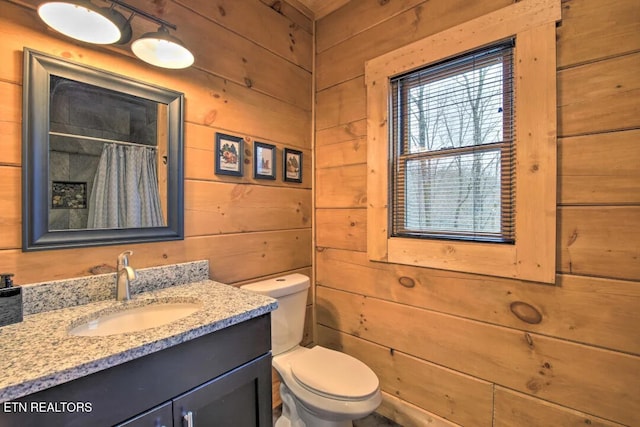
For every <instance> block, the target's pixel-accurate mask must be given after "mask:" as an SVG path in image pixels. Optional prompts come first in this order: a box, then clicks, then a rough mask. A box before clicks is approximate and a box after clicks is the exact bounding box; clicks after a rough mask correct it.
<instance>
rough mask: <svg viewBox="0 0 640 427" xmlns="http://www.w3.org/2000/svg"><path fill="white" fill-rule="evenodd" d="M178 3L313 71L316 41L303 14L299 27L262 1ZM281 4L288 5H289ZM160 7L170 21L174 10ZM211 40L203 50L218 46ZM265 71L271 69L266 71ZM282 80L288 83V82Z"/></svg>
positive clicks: (308, 20)
mask: <svg viewBox="0 0 640 427" xmlns="http://www.w3.org/2000/svg"><path fill="white" fill-rule="evenodd" d="M176 3H178V4H181V5H183V6H185V7H188V8H190V9H191V10H193V11H195V12H197V13H198V14H199V15H202V16H205V17H207V19H210V20H212V21H213V22H215V23H217V24H220V25H222V26H223V27H225V28H226V29H229V30H231V31H232V32H234V33H237V34H241V35H242V37H245V38H247V39H248V40H251V41H252V42H254V43H255V44H256V45H259V46H261V47H263V48H265V49H267V50H269V51H271V52H273V53H275V54H277V55H279V56H281V57H283V58H285V59H287V60H288V61H290V62H291V63H293V64H295V65H298V66H299V67H300V68H303V69H305V70H307V71H311V63H312V55H311V54H310V52H311V48H312V44H313V38H312V35H311V31H310V30H311V20H310V19H305V20H304V23H302V22H300V15H297V16H296V20H297V21H298V22H300V23H301V24H302V25H297V24H296V23H295V22H294V21H293V20H292V19H289V17H287V16H286V15H284V14H282V13H278V12H277V10H275V9H273V8H271V7H269V6H268V5H267V4H265V3H264V2H260V1H259V0H249V1H237V0H222V1H217V2H211V1H209V0H188V1H185V0H176ZM260 3H262V4H260ZM281 3H283V5H287V3H286V2H281ZM258 5H261V6H262V7H259V6H258ZM287 6H288V5H287ZM161 8H162V9H161V11H162V12H164V14H165V16H166V19H171V18H172V15H173V11H172V10H170V9H167V8H166V7H164V5H163V6H161ZM158 9H160V7H156V10H155V11H156V12H160V11H159V10H158ZM160 16H162V15H160ZM181 30H182V28H181ZM210 40H211V41H212V43H210V44H205V45H204V46H203V47H205V48H209V47H211V46H212V45H214V44H216V40H215V38H213V37H211V38H210ZM212 56H214V55H212ZM214 59H215V56H214ZM262 71H263V72H264V71H271V70H266V69H265V70H262ZM280 77H283V76H280ZM282 80H283V81H284V83H286V79H282ZM274 83H275V82H274ZM306 94H307V92H306V91H303V92H300V93H298V94H296V96H303V95H306ZM305 101H306V102H307V103H310V102H311V99H310V97H307V99H306V100H305Z"/></svg>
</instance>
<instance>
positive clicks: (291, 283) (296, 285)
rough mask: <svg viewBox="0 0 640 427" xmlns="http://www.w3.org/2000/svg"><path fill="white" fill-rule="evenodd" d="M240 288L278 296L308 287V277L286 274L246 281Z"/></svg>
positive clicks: (274, 296) (273, 296) (272, 296)
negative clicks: (257, 280) (258, 280)
mask: <svg viewBox="0 0 640 427" xmlns="http://www.w3.org/2000/svg"><path fill="white" fill-rule="evenodd" d="M240 287H241V288H242V289H246V290H249V291H253V292H257V293H259V294H262V295H267V296H270V297H271V298H278V297H281V296H284V295H290V294H294V293H296V292H301V291H304V290H305V289H307V288H308V287H309V278H308V277H307V276H305V275H304V274H298V273H295V274H288V275H286V276H281V277H276V278H273V279H267V280H262V281H260V282H254V283H247V284H246V285H243V286H240Z"/></svg>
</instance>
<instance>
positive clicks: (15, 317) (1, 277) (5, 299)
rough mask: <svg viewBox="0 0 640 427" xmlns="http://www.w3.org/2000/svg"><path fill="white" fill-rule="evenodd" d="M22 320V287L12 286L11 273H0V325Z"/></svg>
mask: <svg viewBox="0 0 640 427" xmlns="http://www.w3.org/2000/svg"><path fill="white" fill-rule="evenodd" d="M18 322H22V288H21V287H20V286H15V287H14V286H13V274H12V273H2V274H0V326H5V325H10V324H12V323H18Z"/></svg>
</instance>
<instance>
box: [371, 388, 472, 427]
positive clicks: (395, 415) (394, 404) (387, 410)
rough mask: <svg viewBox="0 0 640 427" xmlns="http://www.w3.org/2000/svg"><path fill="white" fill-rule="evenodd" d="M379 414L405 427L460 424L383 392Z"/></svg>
mask: <svg viewBox="0 0 640 427" xmlns="http://www.w3.org/2000/svg"><path fill="white" fill-rule="evenodd" d="M376 412H378V413H379V414H381V415H383V416H386V417H387V418H389V419H392V420H395V422H396V423H398V424H400V425H401V426H403V427H458V426H460V424H456V423H452V422H451V421H447V420H445V419H444V418H441V417H439V416H437V415H435V414H433V413H431V412H428V411H425V410H424V409H422V408H420V407H419V406H416V405H412V404H411V403H409V402H407V401H406V400H402V399H400V398H398V397H395V396H393V395H391V394H389V393H385V392H384V391H383V392H382V403H381V404H380V406H379V407H378V409H377V410H376Z"/></svg>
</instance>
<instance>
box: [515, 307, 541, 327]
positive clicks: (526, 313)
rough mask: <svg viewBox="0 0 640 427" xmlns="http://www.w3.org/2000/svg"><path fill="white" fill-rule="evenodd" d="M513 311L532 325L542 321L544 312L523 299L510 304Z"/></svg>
mask: <svg viewBox="0 0 640 427" xmlns="http://www.w3.org/2000/svg"><path fill="white" fill-rule="evenodd" d="M509 309H510V310H511V312H512V313H513V314H514V316H516V317H517V318H518V319H520V320H522V321H523V322H525V323H529V324H530V325H537V324H538V323H540V322H542V314H541V313H540V312H539V311H538V310H537V309H536V308H535V307H534V306H532V305H531V304H528V303H526V302H523V301H514V302H512V303H511V305H510V306H509Z"/></svg>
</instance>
